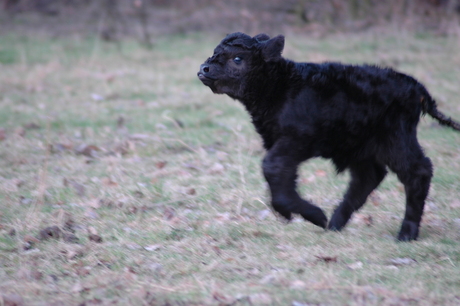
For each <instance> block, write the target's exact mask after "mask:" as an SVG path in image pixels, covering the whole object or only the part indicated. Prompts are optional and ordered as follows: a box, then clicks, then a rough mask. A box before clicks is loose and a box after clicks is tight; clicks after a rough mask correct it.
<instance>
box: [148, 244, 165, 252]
mask: <svg viewBox="0 0 460 306" xmlns="http://www.w3.org/2000/svg"><path fill="white" fill-rule="evenodd" d="M161 247H162V246H161V245H160V244H152V245H148V246H145V247H144V249H145V250H146V251H149V252H153V251H158V250H159V249H161Z"/></svg>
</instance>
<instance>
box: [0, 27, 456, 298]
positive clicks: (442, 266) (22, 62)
mask: <svg viewBox="0 0 460 306" xmlns="http://www.w3.org/2000/svg"><path fill="white" fill-rule="evenodd" d="M251 34H256V33H251ZM286 35H287V38H286V49H285V53H284V54H285V56H286V57H288V58H291V59H294V60H299V61H325V60H334V61H335V60H337V61H342V62H351V63H363V62H367V63H375V64H379V65H383V66H388V65H389V66H393V67H394V68H396V69H398V70H400V71H402V72H405V73H409V74H412V75H413V76H415V77H416V78H418V79H419V80H420V81H422V82H423V83H424V84H425V85H426V86H427V87H428V89H429V90H430V92H431V93H432V94H433V96H434V97H435V98H436V100H437V101H438V103H439V105H440V109H441V110H442V111H443V112H445V113H446V114H448V115H450V116H452V117H454V118H457V119H459V120H460V104H459V102H460V98H459V93H460V87H459V82H460V52H459V50H460V41H459V39H458V38H445V37H432V36H428V35H412V34H407V33H400V34H398V35H396V34H395V35H389V34H377V33H368V34H356V35H347V36H340V35H337V36H330V37H326V38H321V39H313V38H311V37H308V36H302V35H299V34H294V33H291V34H289V33H287V34H286ZM221 38H222V37H219V36H217V35H209V34H207V35H205V34H195V35H189V36H174V37H164V38H158V39H157V41H156V43H155V46H154V48H153V49H152V50H146V49H143V48H141V47H139V46H138V45H137V44H135V43H131V42H123V43H120V44H118V45H115V44H104V43H102V42H100V41H98V40H97V39H93V38H81V37H70V38H67V39H51V38H46V37H35V38H33V37H30V36H21V35H15V34H9V35H8V36H1V37H0V140H1V141H0V301H2V299H3V304H2V303H1V302H0V305H109V304H110V305H113V304H118V305H292V306H305V305H458V304H460V292H459V288H460V199H459V194H460V133H457V132H455V131H452V130H450V129H448V128H442V127H440V126H439V125H438V124H436V123H435V122H434V121H432V120H431V119H430V118H428V117H424V118H423V119H422V120H421V124H420V126H419V138H420V141H421V143H422V145H423V146H424V148H425V149H426V152H427V155H428V156H430V158H431V159H432V161H433V163H434V165H435V175H434V178H433V184H432V186H431V190H430V195H429V198H428V201H427V205H426V213H425V215H424V219H423V223H422V227H421V234H420V238H419V240H418V241H416V242H412V243H398V242H396V241H395V236H396V233H397V232H398V230H399V226H400V222H401V220H402V217H403V213H404V203H403V201H404V193H403V187H402V185H401V184H400V183H399V182H398V181H397V179H396V178H395V176H394V175H389V176H388V177H387V178H386V180H385V181H384V182H383V183H382V185H381V186H380V188H379V189H378V190H377V191H376V192H374V193H373V194H372V196H371V198H370V199H369V200H368V203H367V205H366V206H364V208H363V209H362V210H361V211H360V212H359V213H357V214H356V215H355V217H354V219H353V220H352V222H351V223H350V224H349V226H348V227H347V228H346V229H345V230H344V231H343V232H341V233H334V232H326V231H323V230H320V229H319V228H318V227H315V226H313V225H312V224H310V223H306V222H303V221H302V220H300V219H296V220H294V221H293V222H291V223H290V224H285V223H284V222H282V221H280V220H278V219H277V218H276V217H275V216H274V215H273V214H272V212H271V210H270V208H269V207H268V204H269V197H268V190H267V186H266V184H265V182H264V180H263V178H262V175H261V170H260V163H261V159H262V157H263V154H264V151H263V148H262V146H261V141H260V139H259V136H258V135H257V134H256V133H255V131H254V129H253V127H252V125H251V123H250V121H249V117H248V115H247V114H246V113H245V111H244V109H243V108H242V106H240V105H239V103H237V102H235V101H232V100H231V99H229V98H228V97H225V96H217V95H213V94H212V93H211V91H210V90H209V89H208V88H206V87H205V86H203V85H202V84H201V83H200V82H199V80H198V79H197V77H196V72H197V70H198V68H199V65H200V64H201V63H202V62H203V61H204V60H205V59H206V58H207V57H208V56H210V55H211V54H212V50H213V48H214V47H215V45H217V43H218V42H219V41H220V39H221ZM300 172H301V175H300V178H299V189H300V192H301V193H302V194H303V196H305V197H308V198H310V199H311V200H312V201H313V202H315V203H316V204H318V205H320V206H321V207H322V208H323V209H324V210H325V211H326V212H327V214H328V216H330V214H331V212H332V210H333V208H334V206H335V205H337V204H338V203H339V201H340V198H341V195H342V193H343V192H344V189H345V188H346V184H347V181H348V175H347V174H345V175H340V176H336V175H335V172H334V169H333V167H332V166H331V164H330V163H329V162H327V161H324V160H319V159H318V160H313V161H310V162H308V163H306V164H305V165H303V166H302V168H301V171H300Z"/></svg>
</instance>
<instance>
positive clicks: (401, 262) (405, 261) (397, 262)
mask: <svg viewBox="0 0 460 306" xmlns="http://www.w3.org/2000/svg"><path fill="white" fill-rule="evenodd" d="M416 263H417V261H416V260H415V259H412V258H409V257H398V258H392V259H390V260H389V264H391V265H394V266H407V265H413V264H416Z"/></svg>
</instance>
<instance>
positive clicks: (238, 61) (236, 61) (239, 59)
mask: <svg viewBox="0 0 460 306" xmlns="http://www.w3.org/2000/svg"><path fill="white" fill-rule="evenodd" d="M233 61H234V62H235V63H236V64H241V62H242V61H243V60H242V59H241V57H239V56H237V57H235V58H234V59H233Z"/></svg>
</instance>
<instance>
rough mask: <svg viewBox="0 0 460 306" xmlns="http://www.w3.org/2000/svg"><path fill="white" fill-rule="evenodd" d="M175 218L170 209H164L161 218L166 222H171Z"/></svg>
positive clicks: (174, 213)
mask: <svg viewBox="0 0 460 306" xmlns="http://www.w3.org/2000/svg"><path fill="white" fill-rule="evenodd" d="M175 216H176V212H175V211H174V209H173V208H171V207H166V208H165V209H164V211H163V218H165V219H166V220H171V219H172V218H174V217H175Z"/></svg>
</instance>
